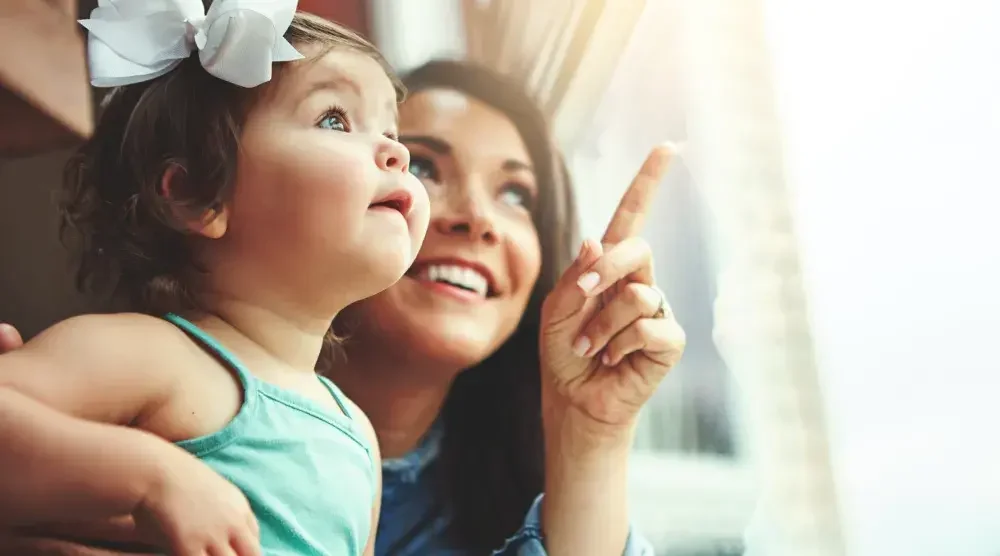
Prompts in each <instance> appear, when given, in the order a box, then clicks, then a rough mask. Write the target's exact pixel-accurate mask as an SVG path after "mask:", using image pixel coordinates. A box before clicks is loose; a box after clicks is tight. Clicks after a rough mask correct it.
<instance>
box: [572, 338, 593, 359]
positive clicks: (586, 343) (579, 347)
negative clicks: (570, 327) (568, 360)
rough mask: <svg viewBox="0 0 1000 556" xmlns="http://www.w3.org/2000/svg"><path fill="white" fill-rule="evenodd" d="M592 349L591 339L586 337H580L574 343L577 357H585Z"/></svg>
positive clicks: (574, 351)
mask: <svg viewBox="0 0 1000 556" xmlns="http://www.w3.org/2000/svg"><path fill="white" fill-rule="evenodd" d="M588 349H590V338H588V337H586V336H580V337H579V338H577V339H576V341H575V342H573V353H575V354H576V356H577V357H583V356H584V355H586V354H587V350H588Z"/></svg>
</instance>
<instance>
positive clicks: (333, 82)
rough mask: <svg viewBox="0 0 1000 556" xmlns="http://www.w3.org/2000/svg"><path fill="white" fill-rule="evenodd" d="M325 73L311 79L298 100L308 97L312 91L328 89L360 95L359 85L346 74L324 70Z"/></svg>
mask: <svg viewBox="0 0 1000 556" xmlns="http://www.w3.org/2000/svg"><path fill="white" fill-rule="evenodd" d="M324 73H326V75H324V76H323V78H322V79H316V80H313V81H312V82H311V83H309V84H308V86H306V88H305V91H304V92H303V94H302V95H301V96H300V97H299V102H302V101H303V100H305V99H307V98H309V97H310V96H312V95H313V94H314V93H316V92H319V91H323V90H330V91H345V90H346V91H350V92H351V93H354V95H355V96H358V97H360V96H361V86H360V85H358V83H357V82H356V81H354V80H353V79H351V78H350V77H347V76H346V75H342V74H338V73H332V72H329V73H328V72H324Z"/></svg>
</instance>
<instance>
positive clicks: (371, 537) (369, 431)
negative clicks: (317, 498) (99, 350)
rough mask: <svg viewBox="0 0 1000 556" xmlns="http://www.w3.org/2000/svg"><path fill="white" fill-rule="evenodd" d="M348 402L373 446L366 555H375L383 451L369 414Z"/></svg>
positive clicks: (379, 510)
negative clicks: (372, 484) (373, 491)
mask: <svg viewBox="0 0 1000 556" xmlns="http://www.w3.org/2000/svg"><path fill="white" fill-rule="evenodd" d="M347 403H348V405H349V406H350V408H351V415H353V416H354V417H355V418H356V419H357V421H358V424H359V425H361V430H362V431H364V433H365V438H367V439H368V442H369V444H371V446H372V460H373V463H372V465H373V466H374V468H375V469H374V473H375V500H374V501H373V502H372V528H371V532H369V533H368V544H366V545H365V551H364V556H375V533H376V532H377V531H378V518H379V513H381V511H382V453H381V452H380V451H379V448H378V438H377V437H376V436H375V428H374V427H372V423H371V421H369V420H368V416H367V415H365V414H364V412H363V411H361V408H360V407H358V406H357V405H356V404H355V403H354V402H352V401H351V400H347Z"/></svg>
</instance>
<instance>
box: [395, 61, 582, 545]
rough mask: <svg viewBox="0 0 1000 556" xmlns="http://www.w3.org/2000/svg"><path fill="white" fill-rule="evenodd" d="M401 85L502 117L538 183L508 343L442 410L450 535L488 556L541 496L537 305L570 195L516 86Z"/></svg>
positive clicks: (435, 70) (550, 144)
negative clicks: (520, 295) (535, 255)
mask: <svg viewBox="0 0 1000 556" xmlns="http://www.w3.org/2000/svg"><path fill="white" fill-rule="evenodd" d="M403 83H404V84H405V85H406V87H407V89H408V90H409V92H410V94H411V95H412V94H417V93H419V92H420V91H423V90H428V89H450V90H455V91H459V92H461V93H464V94H466V95H469V96H470V97H472V98H475V99H477V100H479V101H481V102H483V103H485V104H487V105H489V106H491V107H492V108H494V109H496V110H498V111H499V112H501V113H503V114H504V115H506V116H507V117H508V118H509V119H510V120H511V122H513V123H514V126H515V127H516V128H517V130H518V132H519V134H520V135H521V139H522V140H523V141H524V144H525V146H526V147H527V150H528V153H529V156H530V157H531V164H532V166H533V168H534V171H535V176H536V180H537V183H538V190H539V199H538V205H537V208H536V210H535V214H534V215H533V220H534V224H535V228H536V230H537V231H538V238H539V240H540V243H541V253H542V268H541V273H540V275H539V278H538V282H537V284H536V285H535V289H534V291H533V292H532V295H531V301H530V302H529V304H528V308H527V310H526V311H525V313H524V316H523V317H522V318H521V322H520V324H519V325H518V328H517V330H516V331H515V332H514V334H513V336H512V337H511V338H510V339H509V340H508V341H507V342H506V343H505V344H504V345H503V346H501V347H500V349H499V350H497V352H496V353H494V354H493V355H491V356H490V357H489V358H487V359H486V360H485V361H483V362H482V363H480V364H479V365H476V366H475V367H473V368H470V369H467V370H465V371H463V372H462V373H461V374H460V375H459V376H458V377H457V378H456V379H455V382H454V384H453V385H452V388H451V391H450V393H449V394H448V398H447V401H446V402H445V406H444V410H443V421H444V429H445V434H444V440H443V445H442V453H441V459H440V467H439V477H440V480H441V481H442V490H443V493H444V494H445V496H446V499H447V504H448V505H449V511H450V513H451V515H453V516H454V520H453V527H452V530H451V531H450V535H451V536H452V538H453V540H454V542H455V543H456V544H458V545H459V546H462V547H463V548H468V549H474V550H482V551H483V553H484V554H488V553H489V551H490V549H495V548H497V547H498V546H500V545H501V544H502V543H503V541H504V539H506V538H507V537H509V536H510V535H512V534H513V533H514V532H515V531H516V530H517V529H518V528H519V527H520V525H521V523H522V521H523V519H524V515H525V512H526V511H527V510H528V507H529V506H530V505H531V502H532V501H533V500H534V498H535V497H536V496H538V494H539V493H540V492H541V491H542V488H543V479H544V477H543V473H544V453H543V444H542V422H541V405H540V404H541V394H540V377H539V373H540V369H539V360H538V357H539V345H538V334H539V320H540V318H541V304H542V300H543V299H544V298H545V295H546V294H547V293H548V292H549V291H551V290H552V288H553V287H554V286H555V283H556V280H557V279H558V278H559V276H560V275H561V274H562V271H563V270H564V269H565V268H566V267H567V265H569V263H570V262H571V261H572V258H573V252H572V248H573V246H574V245H575V242H576V239H577V237H576V236H577V219H576V210H575V206H574V203H573V198H572V187H571V184H570V180H569V176H568V173H567V171H566V166H565V163H564V161H563V158H562V156H561V155H560V153H559V150H558V148H557V146H556V145H555V144H554V141H553V138H552V134H551V132H550V127H549V124H548V122H547V120H546V118H545V115H544V114H543V113H542V111H541V109H540V108H539V107H538V104H537V103H536V102H535V101H534V100H533V99H532V98H531V97H530V96H529V95H528V94H527V93H526V92H525V89H524V88H523V87H522V86H521V85H520V84H519V83H517V82H515V81H513V80H511V79H509V78H506V77H503V76H500V75H498V74H496V73H494V72H492V71H490V70H488V69H485V68H483V67H481V66H477V65H472V64H468V63H463V62H452V61H435V62H430V63H428V64H426V65H424V66H421V67H420V68H418V69H416V70H414V71H413V72H411V73H410V74H409V75H407V76H405V77H404V78H403Z"/></svg>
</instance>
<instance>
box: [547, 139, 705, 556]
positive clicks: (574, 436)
mask: <svg viewBox="0 0 1000 556" xmlns="http://www.w3.org/2000/svg"><path fill="white" fill-rule="evenodd" d="M671 154H672V149H669V148H666V147H659V148H656V149H653V152H652V153H650V155H649V158H647V159H646V162H645V163H644V164H643V165H642V168H641V169H640V170H639V174H638V175H637V176H636V178H635V180H633V182H632V185H631V186H629V189H628V191H627V192H626V193H625V196H624V197H623V198H622V201H621V203H620V204H619V206H618V210H617V211H616V212H615V215H614V217H612V219H611V224H609V225H608V230H607V232H605V234H604V238H603V239H602V241H601V243H600V244H598V243H596V242H593V241H587V242H584V244H583V247H582V248H581V250H580V255H579V256H578V257H577V260H576V261H575V262H574V263H573V265H572V266H571V267H570V268H569V269H567V270H566V272H565V274H563V276H562V278H561V279H560V281H559V283H558V284H557V285H556V287H555V289H554V290H553V291H552V292H551V293H550V294H549V296H548V297H547V298H546V299H545V303H544V304H543V306H542V329H541V337H540V343H541V364H542V417H543V424H544V428H545V431H544V432H545V501H544V503H543V505H542V526H543V528H544V531H545V547H546V550H547V551H548V553H549V554H550V555H552V556H562V555H573V556H584V555H587V556H589V555H595V556H607V555H619V554H622V551H623V550H625V546H626V539H627V538H628V530H629V525H628V496H627V492H628V457H629V451H630V449H631V446H632V438H633V433H634V431H635V423H636V417H637V416H638V414H639V410H640V409H641V408H642V406H643V404H645V403H646V401H647V400H649V398H650V396H652V395H653V392H655V391H656V388H657V386H659V384H660V381H662V380H663V377H664V376H666V375H667V372H668V371H670V369H671V368H672V367H673V366H674V365H675V364H676V363H677V361H678V360H679V359H680V357H681V353H683V351H684V344H685V337H684V330H683V329H681V327H680V325H679V324H677V321H676V320H675V319H674V317H673V315H672V314H671V312H670V307H669V305H668V304H667V300H666V299H665V298H664V297H663V294H662V293H661V292H660V290H659V289H658V288H656V286H655V283H654V281H653V258H652V255H651V253H650V250H649V246H648V245H647V244H646V242H645V241H643V240H642V238H640V237H638V233H639V229H640V228H641V226H642V221H643V220H644V219H645V216H646V213H647V212H648V211H649V209H650V207H651V205H652V201H653V196H654V194H655V192H656V189H657V186H658V185H659V183H660V181H662V180H663V177H664V175H665V174H666V171H667V166H668V164H669V162H670V156H671ZM633 549H634V547H633ZM644 553H645V552H644Z"/></svg>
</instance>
